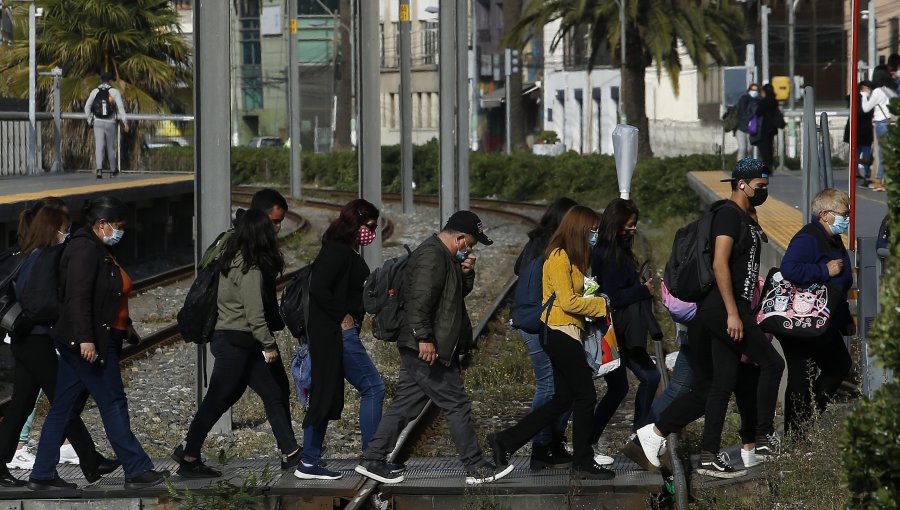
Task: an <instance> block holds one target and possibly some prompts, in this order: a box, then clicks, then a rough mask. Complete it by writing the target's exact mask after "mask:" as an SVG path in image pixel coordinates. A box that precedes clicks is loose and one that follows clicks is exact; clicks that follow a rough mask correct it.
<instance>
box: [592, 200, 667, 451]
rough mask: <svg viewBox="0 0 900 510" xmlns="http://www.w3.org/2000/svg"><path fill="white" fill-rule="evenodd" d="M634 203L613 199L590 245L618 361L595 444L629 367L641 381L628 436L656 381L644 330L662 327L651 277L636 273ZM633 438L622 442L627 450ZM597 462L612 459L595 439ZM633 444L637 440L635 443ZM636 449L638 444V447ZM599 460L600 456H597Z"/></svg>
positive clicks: (645, 416) (646, 414)
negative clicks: (609, 312) (609, 315)
mask: <svg viewBox="0 0 900 510" xmlns="http://www.w3.org/2000/svg"><path fill="white" fill-rule="evenodd" d="M639 214H640V213H639V211H638V208H637V205H635V203H634V202H632V201H631V200H625V199H622V198H615V199H613V200H612V201H611V202H610V203H609V204H608V205H607V206H606V208H605V209H604V210H603V216H602V217H601V218H600V229H599V230H600V241H599V242H598V244H597V247H596V249H595V250H594V254H593V260H592V265H591V274H593V275H594V276H595V277H596V278H597V283H598V284H600V292H602V293H604V294H606V295H607V296H609V306H610V308H612V316H613V324H614V325H615V330H616V339H617V341H618V342H619V354H620V356H621V360H622V366H620V367H619V368H618V369H616V370H613V371H612V372H610V373H609V374H607V375H606V376H605V377H604V378H605V379H606V385H607V391H606V395H604V396H603V399H602V400H600V403H599V404H598V405H597V409H596V410H595V411H594V430H593V433H592V434H591V443H592V444H597V442H598V441H599V440H600V438H601V436H602V434H603V430H604V429H605V428H606V425H607V424H608V423H609V421H610V419H612V417H613V414H615V412H616V409H618V408H619V405H620V404H621V403H622V401H623V400H625V396H626V395H627V394H628V376H627V374H626V372H625V370H624V368H627V369H628V370H629V371H631V373H632V374H634V375H635V377H637V379H638V381H639V384H638V389H637V394H636V395H635V399H634V420H633V421H632V424H631V431H632V439H633V438H634V433H635V432H636V431H637V429H639V428H641V427H643V426H644V425H646V424H647V423H649V422H650V406H651V405H652V404H653V398H654V396H655V395H656V390H657V388H658V387H659V379H660V375H659V371H658V370H657V368H656V364H655V363H654V362H653V359H652V358H651V357H650V354H649V353H647V337H648V335H652V336H657V337H659V338H661V336H662V331H661V330H660V327H659V324H658V323H657V322H656V319H655V317H654V316H653V281H652V278H650V279H646V280H645V279H644V275H641V274H639V273H638V267H639V265H638V261H637V257H636V256H635V254H634V251H633V249H632V246H633V244H634V236H635V233H636V232H637V222H638V217H639ZM630 443H631V442H630V441H629V443H627V444H626V447H625V450H624V451H625V453H626V455H629V453H628V452H629V451H631V448H634V447H631V444H630ZM598 446H599V448H597V450H598V451H597V452H596V454H597V455H598V456H599V458H598V457H595V460H597V462H598V463H600V464H603V463H606V464H612V460H613V459H612V457H609V456H608V455H606V453H607V452H606V451H603V450H604V445H603V444H600V445H598ZM635 446H636V444H635ZM637 452H638V455H640V449H638V450H637ZM601 461H603V462H601Z"/></svg>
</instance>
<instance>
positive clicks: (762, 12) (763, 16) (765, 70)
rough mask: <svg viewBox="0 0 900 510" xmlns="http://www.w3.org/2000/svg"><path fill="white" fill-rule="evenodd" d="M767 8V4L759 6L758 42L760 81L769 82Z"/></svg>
mask: <svg viewBox="0 0 900 510" xmlns="http://www.w3.org/2000/svg"><path fill="white" fill-rule="evenodd" d="M771 10H772V9H769V6H767V5H761V6H760V7H759V21H760V27H761V34H760V35H761V36H762V37H760V43H761V44H762V82H763V83H769V12H771Z"/></svg>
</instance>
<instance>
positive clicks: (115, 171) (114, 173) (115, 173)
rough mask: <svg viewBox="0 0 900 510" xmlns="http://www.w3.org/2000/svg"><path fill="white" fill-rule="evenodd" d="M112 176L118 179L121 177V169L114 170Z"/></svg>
mask: <svg viewBox="0 0 900 510" xmlns="http://www.w3.org/2000/svg"><path fill="white" fill-rule="evenodd" d="M111 175H112V177H118V176H119V169H118V168H117V169H115V170H113V171H112V174H111Z"/></svg>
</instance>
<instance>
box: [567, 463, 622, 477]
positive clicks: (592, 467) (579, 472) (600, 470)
mask: <svg viewBox="0 0 900 510" xmlns="http://www.w3.org/2000/svg"><path fill="white" fill-rule="evenodd" d="M572 477H573V478H578V479H581V480H612V479H613V478H615V477H616V473H615V472H614V471H612V470H610V469H606V468H605V467H603V466H601V465H600V464H598V463H596V462H591V463H590V464H588V465H586V466H574V467H573V468H572Z"/></svg>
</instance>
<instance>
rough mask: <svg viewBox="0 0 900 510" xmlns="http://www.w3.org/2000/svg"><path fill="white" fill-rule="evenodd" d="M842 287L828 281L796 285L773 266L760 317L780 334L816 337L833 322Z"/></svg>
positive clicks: (765, 326)
mask: <svg viewBox="0 0 900 510" xmlns="http://www.w3.org/2000/svg"><path fill="white" fill-rule="evenodd" d="M840 295H841V292H840V289H839V288H837V287H836V286H834V285H831V284H826V283H813V284H811V285H806V286H801V285H795V284H793V283H791V282H790V281H788V280H787V279H786V278H785V277H784V275H782V274H781V271H777V270H774V269H773V270H772V272H771V273H770V276H769V278H768V280H767V282H766V290H765V291H764V293H763V296H762V299H761V300H760V304H759V307H760V308H759V311H758V312H757V315H756V321H757V322H758V323H759V326H760V328H761V329H762V330H763V331H764V332H766V333H771V334H773V335H775V336H776V337H778V338H783V337H795V338H816V337H819V336H821V335H823V334H824V333H825V331H826V330H828V328H829V326H830V325H831V316H832V314H833V311H834V306H835V303H836V301H837V299H838V297H839V296H840Z"/></svg>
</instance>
